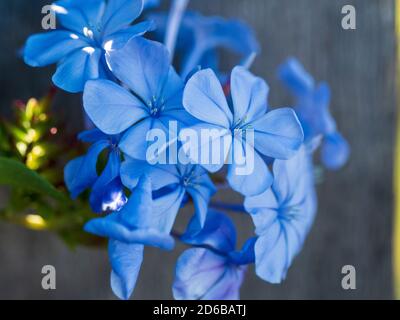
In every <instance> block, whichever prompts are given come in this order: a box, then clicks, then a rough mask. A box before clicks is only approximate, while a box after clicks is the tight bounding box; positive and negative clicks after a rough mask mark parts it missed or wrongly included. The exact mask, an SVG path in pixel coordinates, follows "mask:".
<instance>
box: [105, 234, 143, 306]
mask: <svg viewBox="0 0 400 320" xmlns="http://www.w3.org/2000/svg"><path fill="white" fill-rule="evenodd" d="M143 249H144V246H143V245H138V244H126V243H123V242H120V241H116V240H110V242H109V246H108V253H109V256H110V262H111V266H112V272H111V288H112V290H113V292H114V294H115V295H116V296H117V297H118V298H120V299H124V300H128V299H129V298H130V296H131V295H132V293H133V290H134V289H135V285H136V280H137V277H138V274H139V271H140V267H141V265H142V261H143Z"/></svg>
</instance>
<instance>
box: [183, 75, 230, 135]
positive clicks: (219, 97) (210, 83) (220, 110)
mask: <svg viewBox="0 0 400 320" xmlns="http://www.w3.org/2000/svg"><path fill="white" fill-rule="evenodd" d="M183 105H184V107H185V109H186V111H187V112H189V113H190V114H191V115H192V116H194V117H195V118H197V119H199V120H201V121H204V122H206V123H211V124H214V125H217V126H220V127H223V128H230V127H231V125H232V122H233V115H232V112H231V111H230V109H229V106H228V103H227V101H226V98H225V95H224V92H223V90H222V87H221V84H220V82H219V80H218V78H217V76H216V75H215V73H214V72H213V71H212V70H211V69H206V70H201V71H199V72H197V73H195V74H194V75H193V76H192V77H191V78H190V80H189V81H188V82H187V84H186V87H185V90H184V93H183Z"/></svg>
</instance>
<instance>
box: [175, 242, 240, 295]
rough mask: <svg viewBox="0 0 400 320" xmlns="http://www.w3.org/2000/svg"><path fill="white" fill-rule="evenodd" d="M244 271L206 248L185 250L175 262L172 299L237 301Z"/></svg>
mask: <svg viewBox="0 0 400 320" xmlns="http://www.w3.org/2000/svg"><path fill="white" fill-rule="evenodd" d="M244 271H245V268H243V267H235V266H230V265H228V264H227V261H226V258H225V257H222V256H219V255H216V254H214V253H213V252H211V251H209V250H207V249H189V250H186V251H185V252H184V253H183V254H182V255H181V256H180V257H179V259H178V262H177V265H176V273H175V281H174V285H173V294H174V298H175V299H177V300H199V299H202V300H235V299H236V300H237V299H239V290H240V286H241V284H242V282H243V277H244Z"/></svg>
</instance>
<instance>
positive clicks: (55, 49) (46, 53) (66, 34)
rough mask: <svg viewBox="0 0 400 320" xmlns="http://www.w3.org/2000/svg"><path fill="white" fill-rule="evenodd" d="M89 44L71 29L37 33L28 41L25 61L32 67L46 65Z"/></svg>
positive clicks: (25, 49)
mask: <svg viewBox="0 0 400 320" xmlns="http://www.w3.org/2000/svg"><path fill="white" fill-rule="evenodd" d="M87 45H88V44H87V42H86V41H84V40H82V39H81V38H80V37H79V36H78V35H76V34H74V33H71V32H70V31H65V30H55V31H50V32H46V33H39V34H35V35H33V36H30V37H29V38H28V40H27V41H26V44H25V48H24V61H25V63H26V64H28V65H30V66H31V67H44V66H47V65H50V64H53V63H56V62H58V61H60V60H61V59H62V58H64V57H65V56H67V55H68V54H70V53H71V52H73V51H75V50H77V49H80V48H83V47H86V46H87Z"/></svg>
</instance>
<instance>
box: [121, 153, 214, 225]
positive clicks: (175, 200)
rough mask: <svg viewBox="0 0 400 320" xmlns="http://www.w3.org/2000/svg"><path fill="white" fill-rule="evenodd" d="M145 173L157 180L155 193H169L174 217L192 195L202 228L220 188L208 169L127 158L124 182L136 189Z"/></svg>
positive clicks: (197, 218)
mask: <svg viewBox="0 0 400 320" xmlns="http://www.w3.org/2000/svg"><path fill="white" fill-rule="evenodd" d="M141 175H146V176H148V177H150V178H151V179H152V181H154V183H153V185H152V187H153V191H154V194H155V195H156V196H159V197H161V198H163V197H164V196H165V195H168V199H170V200H171V206H170V207H171V209H170V211H169V213H168V214H169V215H170V216H171V219H174V218H175V216H176V214H177V213H178V210H179V208H180V207H181V204H183V203H184V202H185V200H186V199H185V197H187V196H190V198H191V199H192V200H193V204H194V207H195V217H196V219H195V221H196V222H197V224H198V226H199V228H201V227H203V225H204V222H205V220H206V215H207V211H208V204H209V201H210V198H211V197H212V196H213V195H214V194H215V192H216V188H215V186H214V184H213V182H212V181H211V179H210V177H209V176H208V174H207V171H206V170H205V169H203V168H202V167H201V166H198V165H191V164H189V165H182V164H177V165H172V164H165V165H161V164H159V165H150V164H149V163H148V162H147V161H141V160H135V159H127V160H126V161H124V163H123V164H122V167H121V179H122V182H123V184H124V185H125V186H126V187H127V188H129V189H132V190H133V189H134V188H135V187H136V185H137V183H138V182H139V178H140V176H141Z"/></svg>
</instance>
